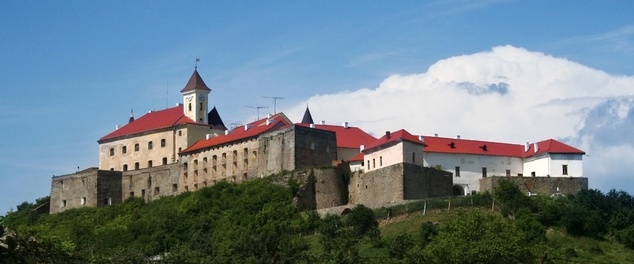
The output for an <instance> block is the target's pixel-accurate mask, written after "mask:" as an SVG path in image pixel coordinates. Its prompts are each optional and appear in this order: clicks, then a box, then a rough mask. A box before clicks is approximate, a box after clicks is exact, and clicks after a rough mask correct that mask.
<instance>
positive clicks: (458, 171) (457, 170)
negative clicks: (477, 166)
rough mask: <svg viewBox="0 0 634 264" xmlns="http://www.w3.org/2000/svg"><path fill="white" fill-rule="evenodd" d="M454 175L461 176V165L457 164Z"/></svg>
mask: <svg viewBox="0 0 634 264" xmlns="http://www.w3.org/2000/svg"><path fill="white" fill-rule="evenodd" d="M454 175H455V176H456V177H460V166H456V168H455V173H454Z"/></svg>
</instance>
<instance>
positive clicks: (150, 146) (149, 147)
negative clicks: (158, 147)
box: [147, 141, 154, 149]
mask: <svg viewBox="0 0 634 264" xmlns="http://www.w3.org/2000/svg"><path fill="white" fill-rule="evenodd" d="M153 147H154V143H152V141H150V142H148V143H147V149H152V148H153Z"/></svg>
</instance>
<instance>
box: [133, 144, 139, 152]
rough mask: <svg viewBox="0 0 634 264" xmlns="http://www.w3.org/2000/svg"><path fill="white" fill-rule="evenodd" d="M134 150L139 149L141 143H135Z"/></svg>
mask: <svg viewBox="0 0 634 264" xmlns="http://www.w3.org/2000/svg"><path fill="white" fill-rule="evenodd" d="M134 151H139V143H136V144H134Z"/></svg>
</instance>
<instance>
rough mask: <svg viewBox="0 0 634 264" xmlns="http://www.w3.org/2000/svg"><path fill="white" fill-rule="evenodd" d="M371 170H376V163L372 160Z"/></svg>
mask: <svg viewBox="0 0 634 264" xmlns="http://www.w3.org/2000/svg"><path fill="white" fill-rule="evenodd" d="M372 168H373V169H374V168H376V161H375V160H374V159H372Z"/></svg>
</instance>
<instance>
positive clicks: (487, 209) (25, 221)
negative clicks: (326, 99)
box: [0, 180, 634, 263]
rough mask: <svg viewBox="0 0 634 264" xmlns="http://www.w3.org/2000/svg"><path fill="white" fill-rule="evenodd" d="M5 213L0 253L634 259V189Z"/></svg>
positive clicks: (164, 258)
mask: <svg viewBox="0 0 634 264" xmlns="http://www.w3.org/2000/svg"><path fill="white" fill-rule="evenodd" d="M45 200H46V199H41V200H38V201H36V203H34V204H31V203H23V204H21V205H19V206H18V210H16V211H15V212H10V213H8V214H7V215H6V216H5V217H1V218H0V225H3V226H5V227H7V228H6V229H4V228H2V229H0V230H2V232H1V233H2V234H0V237H1V238H0V263H458V262H466V263H540V262H541V261H543V262H544V263H632V262H634V251H633V250H631V248H633V247H634V226H633V224H634V199H633V198H632V197H631V196H630V195H629V194H627V193H624V192H617V191H611V192H609V193H607V194H603V193H601V192H600V191H597V190H589V191H583V192H581V193H579V194H578V195H576V196H574V197H573V196H570V197H539V196H538V197H528V196H526V195H524V194H523V193H521V192H520V191H519V189H518V188H517V186H514V185H512V184H510V183H508V182H502V184H500V186H499V187H498V189H496V191H495V193H494V194H486V193H485V194H481V195H475V196H467V197H458V198H452V199H449V198H447V199H429V200H426V201H416V202H413V203H409V204H403V205H398V206H394V207H391V208H381V209H378V210H370V209H368V208H366V207H364V206H357V207H355V208H354V209H353V210H351V211H350V212H349V213H348V214H347V215H345V216H343V217H340V216H333V215H330V216H326V217H324V218H321V219H320V218H319V216H318V215H317V214H316V213H315V212H298V211H297V210H296V209H295V207H294V206H293V194H292V192H291V189H289V188H285V187H282V186H278V185H272V184H270V183H268V182H266V181H265V180H254V181H249V182H245V183H242V184H230V183H219V184H216V185H214V186H212V187H208V188H204V189H201V190H199V191H197V192H190V193H185V194H182V195H179V196H174V197H164V198H161V199H159V200H156V201H152V202H148V203H145V202H144V201H143V200H142V199H138V198H137V199H130V200H127V201H125V202H124V203H123V204H121V205H116V206H110V207H103V208H82V209H73V210H68V211H66V212H63V213H59V214H55V215H46V214H44V215H38V214H37V213H36V212H35V211H34V210H33V209H34V208H35V207H37V205H38V204H40V203H42V202H44V201H45Z"/></svg>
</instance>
